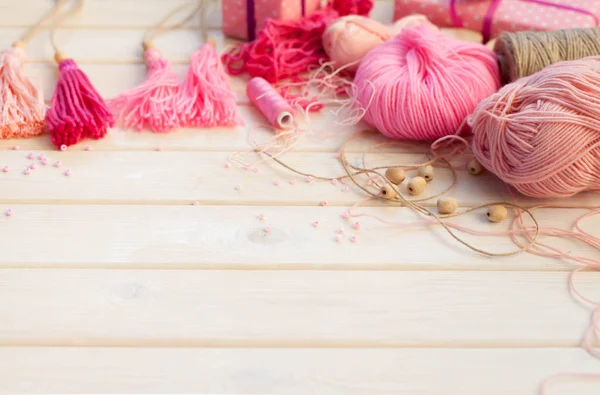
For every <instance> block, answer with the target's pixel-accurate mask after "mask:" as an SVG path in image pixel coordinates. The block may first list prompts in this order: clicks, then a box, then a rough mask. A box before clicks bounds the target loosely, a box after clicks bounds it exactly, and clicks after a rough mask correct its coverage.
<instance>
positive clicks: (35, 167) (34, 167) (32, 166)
mask: <svg viewBox="0 0 600 395" xmlns="http://www.w3.org/2000/svg"><path fill="white" fill-rule="evenodd" d="M29 168H30V169H31V170H35V169H37V166H36V164H35V163H32V164H30V165H29Z"/></svg>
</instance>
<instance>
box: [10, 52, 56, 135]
mask: <svg viewBox="0 0 600 395" xmlns="http://www.w3.org/2000/svg"><path fill="white" fill-rule="evenodd" d="M24 63H25V51H24V50H23V48H22V44H20V43H15V44H14V45H13V46H12V47H11V48H7V49H5V50H4V51H2V54H1V55H0V107H1V109H0V138H3V139H7V138H20V137H32V136H37V135H39V134H41V133H42V132H43V131H44V128H45V125H44V114H45V112H46V104H44V98H43V97H42V93H41V91H40V90H39V89H37V87H36V86H35V85H34V84H33V82H32V81H31V80H30V79H29V78H28V77H27V76H26V75H24V74H23V64H24Z"/></svg>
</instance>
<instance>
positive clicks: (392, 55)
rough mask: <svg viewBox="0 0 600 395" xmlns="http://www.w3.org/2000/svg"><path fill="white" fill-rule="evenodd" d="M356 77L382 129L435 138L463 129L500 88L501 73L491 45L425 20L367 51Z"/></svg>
mask: <svg viewBox="0 0 600 395" xmlns="http://www.w3.org/2000/svg"><path fill="white" fill-rule="evenodd" d="M354 82H355V96H356V99H357V101H358V103H359V104H360V106H361V107H362V108H363V109H365V114H364V119H365V120H366V121H367V122H368V123H369V124H371V125H372V126H374V127H376V128H377V129H378V130H379V131H380V132H381V133H383V134H384V135H386V136H388V137H391V138H394V139H410V140H427V141H433V140H436V139H438V138H440V137H443V136H447V135H451V134H455V133H456V132H457V130H458V128H459V126H460V125H461V124H462V122H463V121H464V120H465V118H466V117H467V115H469V114H470V113H471V112H472V111H473V110H474V109H475V107H476V106H477V104H478V103H479V102H480V101H481V100H482V99H484V98H485V97H487V96H489V95H491V94H493V93H494V92H496V91H497V90H498V88H499V87H500V73H499V70H498V64H497V61H496V57H495V55H494V53H493V52H492V51H491V50H490V49H488V48H486V47H485V46H483V45H481V44H475V43H467V42H462V41H458V40H455V39H453V38H450V37H448V36H446V35H445V34H443V33H441V32H439V31H438V30H435V29H434V28H432V27H430V26H428V25H419V26H416V27H413V28H410V29H406V30H404V31H402V32H401V33H400V34H399V35H398V36H396V37H394V38H393V39H391V40H389V41H387V42H385V43H383V44H381V45H380V46H378V47H377V48H375V49H373V50H372V51H370V52H369V53H367V55H366V56H365V57H364V59H363V60H362V62H361V63H360V66H359V68H358V71H357V73H356V77H355V79H354Z"/></svg>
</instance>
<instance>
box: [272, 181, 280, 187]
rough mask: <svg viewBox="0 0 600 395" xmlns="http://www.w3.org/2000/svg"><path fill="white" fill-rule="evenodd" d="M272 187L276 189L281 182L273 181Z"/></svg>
mask: <svg viewBox="0 0 600 395" xmlns="http://www.w3.org/2000/svg"><path fill="white" fill-rule="evenodd" d="M273 185H275V186H276V187H278V186H280V185H281V181H279V180H275V181H273Z"/></svg>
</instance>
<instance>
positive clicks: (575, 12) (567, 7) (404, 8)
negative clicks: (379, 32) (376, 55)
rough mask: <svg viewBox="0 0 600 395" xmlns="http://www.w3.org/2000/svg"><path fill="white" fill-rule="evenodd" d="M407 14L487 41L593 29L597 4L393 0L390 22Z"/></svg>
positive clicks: (599, 12) (578, 0) (576, 0)
mask: <svg viewBox="0 0 600 395" xmlns="http://www.w3.org/2000/svg"><path fill="white" fill-rule="evenodd" d="M411 14H423V15H425V16H427V17H428V18H429V20H430V21H431V22H432V23H434V24H436V25H438V26H441V27H464V28H466V29H471V30H475V31H478V32H481V33H482V34H483V36H484V40H486V41H487V40H488V39H489V38H493V37H496V36H497V35H498V34H500V33H502V32H505V31H508V32H518V31H523V30H533V31H543V30H558V29H568V28H576V27H596V26H597V25H598V20H599V18H600V0H396V3H395V10H394V20H396V19H400V18H402V17H405V16H407V15H411Z"/></svg>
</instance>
